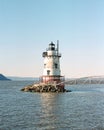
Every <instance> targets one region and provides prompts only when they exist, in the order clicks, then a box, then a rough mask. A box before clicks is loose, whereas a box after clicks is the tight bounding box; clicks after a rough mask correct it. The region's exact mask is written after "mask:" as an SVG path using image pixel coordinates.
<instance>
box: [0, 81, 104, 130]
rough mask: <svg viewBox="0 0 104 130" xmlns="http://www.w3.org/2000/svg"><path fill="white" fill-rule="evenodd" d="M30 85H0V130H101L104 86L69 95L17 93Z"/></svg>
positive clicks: (79, 87)
mask: <svg viewBox="0 0 104 130" xmlns="http://www.w3.org/2000/svg"><path fill="white" fill-rule="evenodd" d="M31 83H33V82H32V81H0V130H104V85H71V86H66V88H67V89H69V90H72V92H68V93H30V92H22V91H20V89H21V88H23V87H24V86H25V85H28V84H31Z"/></svg>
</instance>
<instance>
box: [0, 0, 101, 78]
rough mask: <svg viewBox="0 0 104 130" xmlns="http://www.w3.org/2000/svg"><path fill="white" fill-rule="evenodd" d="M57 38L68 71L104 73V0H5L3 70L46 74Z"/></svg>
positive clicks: (0, 19) (0, 29)
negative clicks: (47, 53) (47, 60)
mask: <svg viewBox="0 0 104 130" xmlns="http://www.w3.org/2000/svg"><path fill="white" fill-rule="evenodd" d="M57 40H59V46H60V53H61V54H62V58H61V59H60V66H61V74H62V75H64V76H65V77H68V78H77V77H86V76H99V75H104V59H103V58H104V0H0V73H2V74H4V75H6V76H22V77H39V76H41V75H42V74H43V60H44V59H43V57H42V53H43V52H44V51H46V48H47V47H48V44H49V43H50V42H51V41H53V42H54V43H56V42H57Z"/></svg>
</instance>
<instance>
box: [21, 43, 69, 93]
mask: <svg viewBox="0 0 104 130" xmlns="http://www.w3.org/2000/svg"><path fill="white" fill-rule="evenodd" d="M42 56H43V58H44V70H43V75H42V76H41V77H40V81H39V83H34V84H32V85H28V86H26V87H24V88H23V89H21V90H22V91H25V92H28V91H29V92H67V90H65V88H64V87H65V83H64V81H65V77H64V76H61V70H60V58H61V54H60V53H59V41H57V47H55V44H54V43H53V42H51V43H50V44H49V47H48V48H47V49H46V51H45V52H43V54H42Z"/></svg>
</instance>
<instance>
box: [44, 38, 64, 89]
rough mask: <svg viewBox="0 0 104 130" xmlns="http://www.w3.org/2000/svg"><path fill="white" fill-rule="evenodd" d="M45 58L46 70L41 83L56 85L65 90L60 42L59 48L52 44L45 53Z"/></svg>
mask: <svg viewBox="0 0 104 130" xmlns="http://www.w3.org/2000/svg"><path fill="white" fill-rule="evenodd" d="M43 57H44V70H43V76H42V77H41V82H43V83H56V84H58V86H59V87H62V88H64V83H61V82H63V81H64V76H61V70H60V58H61V54H60V53H59V42H58V41H57V47H55V44H54V43H53V42H51V43H50V44H49V47H48V49H46V51H45V52H43Z"/></svg>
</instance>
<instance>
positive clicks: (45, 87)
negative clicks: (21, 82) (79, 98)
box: [21, 83, 71, 93]
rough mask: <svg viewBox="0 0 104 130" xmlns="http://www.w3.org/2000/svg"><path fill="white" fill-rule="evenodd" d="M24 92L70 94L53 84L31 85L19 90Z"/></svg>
mask: <svg viewBox="0 0 104 130" xmlns="http://www.w3.org/2000/svg"><path fill="white" fill-rule="evenodd" d="M21 91H24V92H56V93H58V92H71V91H70V90H66V89H64V88H61V87H59V86H56V85H53V84H43V83H40V84H32V85H28V86H26V87H24V88H22V89H21Z"/></svg>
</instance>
